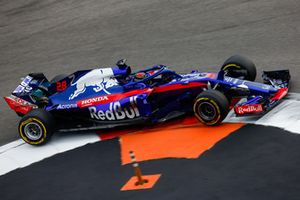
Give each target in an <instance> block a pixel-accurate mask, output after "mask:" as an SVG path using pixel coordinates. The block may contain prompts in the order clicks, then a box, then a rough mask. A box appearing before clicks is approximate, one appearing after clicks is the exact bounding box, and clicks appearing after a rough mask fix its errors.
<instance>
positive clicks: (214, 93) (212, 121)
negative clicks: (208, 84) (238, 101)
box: [193, 90, 229, 126]
mask: <svg viewBox="0 0 300 200" xmlns="http://www.w3.org/2000/svg"><path fill="white" fill-rule="evenodd" d="M193 110H194V113H195V115H196V117H197V118H198V119H199V121H200V122H202V123H203V124H205V125H208V126H214V125H218V124H220V123H221V122H222V121H223V120H224V119H225V117H226V116H227V114H228V112H229V102H228V100H227V98H226V96H225V95H224V94H223V93H221V92H220V91H218V90H206V91H204V92H202V93H201V94H199V95H198V97H197V98H196V99H195V102H194V106H193Z"/></svg>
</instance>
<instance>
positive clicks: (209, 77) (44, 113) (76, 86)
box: [4, 55, 290, 145]
mask: <svg viewBox="0 0 300 200" xmlns="http://www.w3.org/2000/svg"><path fill="white" fill-rule="evenodd" d="M125 61H126V60H125V59H123V60H120V61H118V62H117V64H116V66H114V67H111V68H98V69H92V70H82V71H77V72H75V73H73V74H70V75H58V76H56V77H54V78H53V79H52V80H51V81H48V80H47V78H46V77H45V76H44V74H42V73H31V74H29V75H27V76H26V77H25V78H24V79H23V81H22V82H21V84H20V85H19V86H18V87H17V88H16V89H15V90H14V91H13V92H12V95H11V96H8V97H4V98H5V100H6V102H7V103H8V104H9V106H10V107H11V109H13V110H14V111H15V112H16V113H17V114H18V115H19V116H22V119H21V121H20V123H19V134H20V136H21V138H22V139H23V140H24V141H25V142H27V143H29V144H31V145H40V144H44V143H45V142H47V141H48V140H49V139H50V136H51V135H52V133H53V132H55V131H73V130H88V129H103V128H112V127H117V126H125V125H132V124H140V123H159V122H164V121H166V120H169V119H172V118H175V117H179V116H182V115H185V114H190V113H194V114H195V116H196V117H197V118H198V119H199V121H200V122H202V123H204V124H206V125H208V126H212V125H218V124H220V123H221V122H222V121H223V120H224V118H225V117H226V116H227V114H228V112H229V111H230V109H234V111H235V114H236V116H244V115H257V114H264V113H266V112H267V111H269V110H270V109H272V108H273V107H274V106H275V105H277V104H278V103H279V102H280V100H281V99H282V98H283V97H284V96H285V95H286V94H287V92H288V86H289V80H290V74H289V71H288V70H280V71H268V72H263V80H264V83H258V82H253V81H254V80H255V78H256V68H255V65H254V64H253V63H252V61H250V60H248V59H247V58H244V57H242V56H239V55H235V56H232V57H230V58H229V59H227V60H226V61H225V63H224V64H223V65H222V67H221V69H220V71H219V73H200V72H198V71H192V72H191V73H188V74H177V73H176V72H175V71H173V70H171V69H169V68H168V67H166V66H164V65H156V66H153V67H151V68H149V69H146V70H142V71H138V72H135V73H132V72H131V68H130V66H128V65H127V64H126V63H125ZM241 99H244V101H240V100H241Z"/></svg>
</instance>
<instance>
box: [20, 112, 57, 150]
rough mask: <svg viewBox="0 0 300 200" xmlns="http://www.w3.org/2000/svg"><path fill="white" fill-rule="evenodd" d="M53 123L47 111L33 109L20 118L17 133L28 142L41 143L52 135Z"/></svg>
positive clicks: (32, 143)
mask: <svg viewBox="0 0 300 200" xmlns="http://www.w3.org/2000/svg"><path fill="white" fill-rule="evenodd" d="M54 125H55V123H54V118H53V116H52V115H51V114H50V113H49V112H47V111H45V110H43V109H39V108H38V109H34V110H32V111H30V112H29V113H27V114H26V115H25V116H24V117H23V118H22V119H21V120H20V123H19V134H20V137H21V138H22V139H23V140H24V141H25V142H26V143H28V144H31V145H42V144H45V143H46V142H47V141H48V140H49V139H50V137H51V136H52V134H53V132H54Z"/></svg>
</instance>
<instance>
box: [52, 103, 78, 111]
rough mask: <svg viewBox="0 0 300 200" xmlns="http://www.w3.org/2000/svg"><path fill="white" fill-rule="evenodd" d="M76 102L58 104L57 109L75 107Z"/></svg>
mask: <svg viewBox="0 0 300 200" xmlns="http://www.w3.org/2000/svg"><path fill="white" fill-rule="evenodd" d="M77 107H78V106H77V104H59V105H58V106H57V108H56V109H57V110H63V109H71V108H77Z"/></svg>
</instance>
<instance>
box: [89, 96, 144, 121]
mask: <svg viewBox="0 0 300 200" xmlns="http://www.w3.org/2000/svg"><path fill="white" fill-rule="evenodd" d="M136 98H137V97H136V96H135V97H130V98H129V102H130V105H129V106H126V107H123V106H122V105H121V103H120V101H116V102H113V103H110V104H109V109H108V110H97V108H96V107H95V106H91V107H89V111H90V116H91V118H92V119H96V120H103V121H104V120H122V119H133V118H136V117H139V116H140V112H139V109H138V107H137V104H136Z"/></svg>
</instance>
